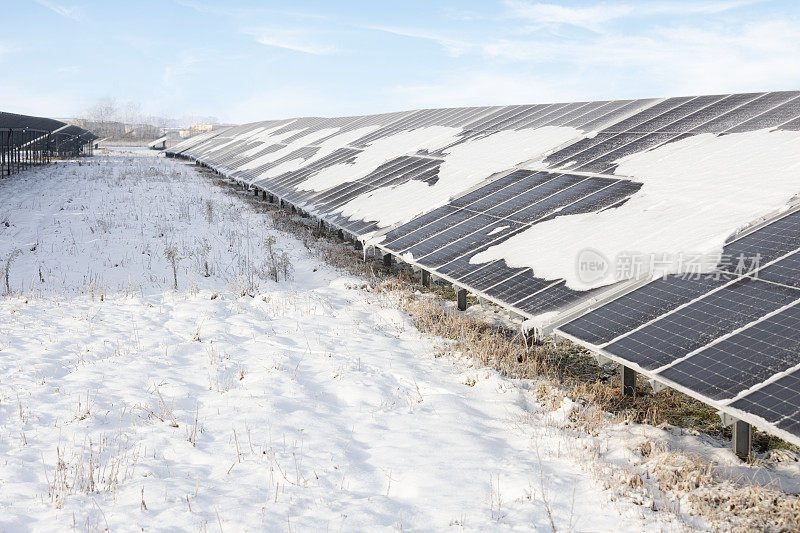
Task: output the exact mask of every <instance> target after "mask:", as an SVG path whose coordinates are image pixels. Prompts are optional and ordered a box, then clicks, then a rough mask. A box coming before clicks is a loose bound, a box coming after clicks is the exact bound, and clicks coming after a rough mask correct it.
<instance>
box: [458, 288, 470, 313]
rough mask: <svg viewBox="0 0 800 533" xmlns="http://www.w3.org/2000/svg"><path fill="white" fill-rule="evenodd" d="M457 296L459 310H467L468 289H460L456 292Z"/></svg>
mask: <svg viewBox="0 0 800 533" xmlns="http://www.w3.org/2000/svg"><path fill="white" fill-rule="evenodd" d="M456 296H457V297H458V310H459V311H466V310H467V289H458V291H457V292H456Z"/></svg>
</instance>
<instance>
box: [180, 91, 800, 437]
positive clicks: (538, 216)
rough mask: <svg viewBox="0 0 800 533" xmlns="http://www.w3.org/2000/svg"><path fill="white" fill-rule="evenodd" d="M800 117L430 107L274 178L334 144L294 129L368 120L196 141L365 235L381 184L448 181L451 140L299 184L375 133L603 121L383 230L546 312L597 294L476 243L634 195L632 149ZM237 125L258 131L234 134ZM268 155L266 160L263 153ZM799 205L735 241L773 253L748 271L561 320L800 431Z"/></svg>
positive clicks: (706, 99)
mask: <svg viewBox="0 0 800 533" xmlns="http://www.w3.org/2000/svg"><path fill="white" fill-rule="evenodd" d="M798 117H800V93H798V92H777V93H758V94H738V95H716V96H701V97H681V98H670V99H666V100H662V101H654V100H648V101H625V102H597V103H585V102H581V103H574V104H552V105H537V106H508V107H503V108H466V109H463V110H423V111H418V112H412V113H405V114H402V113H401V114H397V115H394V116H392V117H391V119H390V120H389V121H388V122H387V123H380V121H378V122H377V123H375V122H373V125H375V124H377V125H379V126H380V127H378V128H377V129H376V130H375V131H373V132H371V133H369V134H367V135H365V136H364V137H362V138H361V139H359V140H356V141H354V142H352V143H349V145H347V146H341V147H339V148H338V149H336V150H334V151H333V152H332V153H329V154H328V155H327V156H325V157H321V158H317V159H316V160H314V161H313V162H310V164H307V165H305V166H304V165H300V167H299V168H298V169H297V170H294V171H291V172H285V173H280V174H277V175H275V176H269V177H265V176H266V174H265V173H267V172H269V171H270V169H274V168H277V167H278V165H281V164H283V163H286V162H288V161H292V160H297V159H302V160H305V161H309V160H310V159H311V158H312V157H315V155H316V154H317V153H318V151H319V148H320V146H319V145H320V142H316V143H311V144H310V145H308V146H302V147H300V148H296V149H293V150H288V149H287V146H288V143H289V142H291V141H292V140H298V139H301V137H302V135H305V134H307V133H308V132H309V131H312V130H315V129H316V130H319V129H321V128H325V127H337V128H341V127H347V125H348V124H351V123H358V122H359V120H360V121H361V122H360V123H361V124H363V123H365V122H364V120H362V119H348V120H345V121H344V122H342V121H341V120H340V121H338V122H337V121H331V119H305V120H306V121H305V122H303V123H302V124H299V123H294V122H287V123H285V124H279V125H272V126H269V127H271V128H273V129H274V128H278V129H277V130H276V131H278V132H280V133H282V134H291V132H292V131H294V130H295V129H299V128H301V127H303V128H306V129H305V130H303V132H298V133H296V134H294V135H292V136H291V137H285V138H284V137H281V140H280V141H278V142H270V141H269V139H268V137H265V138H264V139H261V138H259V136H258V135H257V134H256V135H253V136H251V137H250V138H249V139H248V138H247V134H248V132H252V131H254V130H255V129H258V128H260V129H264V128H265V126H257V125H249V126H245V127H242V128H240V129H239V130H235V129H232V130H231V131H229V132H228V133H227V135H226V136H225V138H224V139H219V140H216V141H215V140H213V139H212V140H209V141H206V143H205V146H203V145H202V144H201V145H200V146H197V145H195V148H194V149H191V150H188V152H189V154H190V155H191V156H192V157H195V158H198V159H204V160H205V161H206V162H207V163H209V164H211V165H212V166H215V168H224V169H225V171H226V173H227V174H228V175H231V176H233V177H235V178H237V179H240V180H242V181H246V182H255V183H257V184H258V186H259V187H261V188H263V189H265V190H268V191H269V192H270V193H273V194H276V195H278V196H280V197H282V198H284V199H286V200H288V201H290V202H292V203H295V204H299V205H303V206H304V207H305V208H306V209H309V210H312V211H314V213H315V214H316V215H317V216H319V217H320V218H322V219H324V220H327V221H328V222H330V223H332V224H334V225H337V226H338V227H341V228H343V229H345V230H347V231H349V232H351V233H353V234H354V235H356V236H361V235H365V234H368V233H371V232H375V231H376V230H381V229H382V228H380V226H379V225H378V224H377V222H376V221H373V220H361V219H357V218H355V217H351V218H346V217H345V216H343V215H342V213H341V209H342V207H343V206H344V205H345V204H346V203H347V202H348V201H350V200H351V199H353V198H355V197H358V196H361V195H363V194H365V193H366V192H369V191H373V190H376V189H380V188H384V187H391V186H393V185H398V184H401V183H405V182H407V181H409V180H421V181H424V182H426V183H429V184H434V183H435V182H436V180H437V179H438V178H437V176H438V169H439V167H440V165H441V163H442V160H443V157H444V156H445V154H446V150H447V149H446V148H445V149H443V150H439V151H438V152H435V153H423V154H398V155H397V157H396V158H392V159H389V160H388V161H386V162H385V163H384V164H383V165H381V166H380V167H379V168H377V169H376V170H374V171H373V172H371V173H370V174H369V175H367V176H365V177H361V178H354V179H353V180H351V181H349V182H347V183H344V184H342V185H339V186H336V187H332V188H329V189H327V190H324V191H318V192H315V191H307V190H301V189H300V188H299V187H298V185H299V184H301V183H303V182H304V181H306V180H307V179H309V178H311V177H313V176H314V175H315V174H316V173H318V172H319V171H321V170H323V169H325V168H327V167H329V166H332V165H337V164H342V163H348V162H352V161H354V160H355V158H356V157H357V156H358V155H359V154H360V153H361V150H362V149H363V148H364V147H365V146H366V145H368V144H369V143H370V142H374V141H375V140H377V139H380V138H382V137H385V136H387V135H391V134H393V133H397V132H399V131H405V130H408V129H413V128H419V127H424V126H429V125H449V126H453V125H456V126H459V127H461V128H462V129H463V132H462V134H461V135H460V139H459V140H458V141H456V143H459V142H464V141H465V140H466V139H469V138H472V137H474V136H476V135H484V136H485V135H491V134H492V133H494V132H496V131H499V130H502V129H515V128H536V127H543V126H554V125H555V126H571V127H578V128H580V129H581V130H583V131H591V130H593V129H599V130H600V131H599V132H598V133H597V134H596V135H592V136H587V137H586V138H583V139H581V140H578V141H577V142H574V143H572V144H570V145H568V146H567V147H565V148H563V149H561V150H557V151H556V152H555V153H553V154H550V155H549V156H547V157H546V158H545V159H544V161H543V162H542V163H540V164H539V165H538V166H539V167H545V170H539V171H536V170H530V169H524V168H522V169H509V171H507V172H505V173H502V174H499V175H496V176H492V177H489V176H487V178H489V179H488V180H487V182H486V183H485V184H484V185H483V186H480V187H477V188H475V189H474V190H472V191H470V192H467V193H466V194H462V195H460V196H458V197H456V198H453V199H452V200H451V201H450V202H449V203H448V204H447V205H444V206H442V207H440V208H437V209H434V210H432V211H430V212H427V213H421V214H420V215H419V216H417V217H416V218H414V219H413V220H411V221H410V222H407V223H405V224H402V225H400V226H399V227H395V228H386V229H383V233H384V234H383V240H382V241H381V242H380V244H379V246H380V247H381V248H383V249H384V250H385V251H388V252H391V253H393V254H395V255H398V256H403V257H404V258H406V259H408V260H410V261H412V262H413V263H414V264H416V265H418V266H420V267H422V268H425V269H427V270H430V271H431V272H433V273H435V274H437V275H439V276H440V277H443V278H444V279H447V280H450V281H453V282H455V283H457V284H459V285H461V286H464V287H466V288H468V289H470V290H472V291H473V292H475V293H477V294H479V295H482V296H485V297H487V298H489V299H491V300H494V301H496V302H498V303H501V304H503V305H505V306H507V307H509V308H511V309H514V310H516V311H517V312H520V313H522V314H525V315H529V316H533V315H537V314H540V313H542V312H545V311H549V310H553V309H565V308H569V307H570V306H571V305H573V304H575V303H578V302H579V301H585V300H586V299H588V298H590V297H592V296H593V295H594V293H592V292H581V291H575V290H572V289H569V288H568V287H567V286H566V284H565V282H564V280H545V279H541V278H537V277H536V276H535V273H534V272H533V270H532V269H530V268H512V267H509V266H508V265H507V264H506V263H505V261H503V260H497V261H492V262H488V263H479V264H472V262H471V260H472V258H473V257H474V256H475V255H476V254H477V253H479V252H481V251H484V250H487V249H488V248H490V247H492V246H494V245H497V244H500V243H502V242H504V241H506V240H507V239H509V238H511V237H512V236H514V235H517V234H519V233H520V232H522V231H525V230H526V229H529V228H530V227H531V226H533V225H535V224H537V223H539V222H542V221H545V220H549V219H552V218H553V217H555V216H568V215H571V214H577V213H586V212H595V211H600V210H603V209H609V208H613V207H616V206H618V205H621V204H622V203H624V202H625V201H626V200H627V199H628V198H630V196H631V195H633V194H635V193H636V192H637V191H638V190H639V188H640V187H641V184H640V183H637V182H636V181H635V177H634V178H633V179H623V177H620V176H614V175H613V174H612V173H613V172H614V170H615V169H616V164H617V161H618V160H619V159H620V158H622V157H624V156H626V155H630V154H633V153H637V152H641V151H644V150H648V149H652V148H654V147H657V146H661V145H663V144H666V143H670V142H675V141H678V140H681V139H684V138H687V137H689V136H692V135H699V134H702V133H712V134H727V133H737V132H746V131H754V130H758V129H763V128H781V129H798V125H799V124H800V118H798ZM298 122H299V121H298ZM601 125H605V127H604V128H603V127H601ZM273 133H274V132H273ZM237 135H239V136H242V137H243V140H242V141H241V142H239V143H236V142H233V143H231V139H235V137H236V136H237ZM330 138H332V137H331V136H328V137H326V139H330ZM450 146H452V144H451V145H450ZM280 150H284V151H285V152H286V153H281V157H276V158H274V159H273V158H270V157H266V158H264V157H263V156H264V154H269V153H275V152H278V151H280ZM423 156H424V157H423ZM431 156H433V157H431ZM259 158H262V159H259ZM254 161H263V163H259V164H255V165H254V164H253V162H254ZM798 216H800V215H790V216H787V217H785V218H784V219H782V220H781V221H779V222H776V223H774V224H771V225H769V226H767V227H764V228H761V229H760V230H758V231H757V232H754V233H752V234H750V235H748V236H745V237H742V238H738V239H736V240H733V241H732V242H730V243H729V244H728V245H727V247H726V254H739V253H745V254H749V255H750V256H752V255H753V254H761V255H760V257H761V260H762V268H759V269H758V270H756V271H754V272H752V273H750V275H749V276H748V277H745V278H741V279H740V278H738V277H737V276H736V274H735V273H734V272H732V271H730V270H728V271H725V272H720V273H718V275H715V276H711V277H703V278H701V279H684V278H679V277H669V278H666V279H663V280H656V281H653V282H651V283H649V284H647V285H646V286H644V287H642V288H640V289H638V290H636V291H633V292H631V293H629V294H627V295H626V296H624V297H622V298H619V299H617V300H614V301H612V302H611V303H610V304H607V305H605V306H603V307H601V308H599V309H597V310H595V311H593V312H591V313H589V314H587V315H584V316H583V317H581V318H579V319H577V320H575V321H573V322H571V323H569V324H567V325H565V326H562V327H561V328H560V330H559V331H560V333H561V334H563V335H567V336H569V337H570V338H572V339H574V340H578V341H579V342H582V343H584V344H587V345H590V346H593V347H595V348H597V349H600V350H603V351H604V352H605V353H606V354H608V355H609V356H611V357H614V358H616V359H617V360H619V361H622V362H625V363H626V364H629V365H630V366H634V367H636V368H638V369H640V370H643V371H645V372H647V373H649V374H651V375H656V374H657V375H658V377H659V378H660V379H662V380H664V381H667V382H669V383H671V384H674V385H675V386H677V387H679V388H682V390H685V391H688V392H690V393H691V394H694V395H695V396H698V397H701V398H704V399H706V400H708V401H709V402H711V403H713V402H717V403H719V402H720V401H723V400H724V401H726V402H728V403H729V404H730V407H731V408H733V409H739V410H741V411H742V412H744V413H746V414H749V415H753V416H756V417H761V418H762V419H764V420H766V421H768V423H769V424H772V425H773V427H777V428H779V429H784V430H786V431H789V432H790V433H792V434H793V435H798V434H800V429H799V427H798V426H797V424H798V419H800V413H799V411H800V408H798V405H797V395H798V394H800V389H798V383H800V376H798V375H797V372H794V371H793V366H794V365H797V364H800V361H796V359H797V358H798V353H800V349H799V347H798V345H797V342H798V339H797V333H796V332H797V331H798V329H800V328H798V327H797V325H798V320H797V318H798V316H797V315H796V313H797V311H796V310H797V309H798V308H800V306H797V305H796V304H797V298H798V296H797V292H798V287H797V285H798V279H799V278H800V276H798V269H797V261H798V256H797V253H798V251H797V246H798V243H797V240H798V239H800V233H799V232H798V231H797V226H796V224H797V217H798ZM754 356H755V359H756V363H753V357H754ZM781 372H786V375H785V376H784V375H781ZM764 380H766V381H764ZM745 393H747V394H745ZM792 394H793V395H794V397H792V396H791V395H792ZM793 424H794V425H793ZM792 428H793V429H792Z"/></svg>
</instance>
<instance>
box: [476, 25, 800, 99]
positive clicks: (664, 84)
mask: <svg viewBox="0 0 800 533" xmlns="http://www.w3.org/2000/svg"><path fill="white" fill-rule="evenodd" d="M481 50H482V52H483V53H484V54H485V55H486V56H488V57H490V58H492V59H493V60H502V61H506V62H510V63H516V62H523V63H526V64H560V65H561V66H562V67H567V68H569V69H572V70H574V71H582V72H584V73H585V75H586V79H585V83H588V84H593V83H594V82H595V81H596V80H594V79H593V77H594V76H597V77H601V74H600V73H601V72H605V74H603V75H604V76H606V77H611V76H612V73H613V77H616V78H619V79H631V76H632V75H633V73H634V72H635V75H636V82H635V85H636V86H638V87H642V86H643V85H644V84H645V83H650V84H651V85H652V86H656V87H659V88H660V89H659V90H660V91H661V93H662V94H672V93H698V92H735V91H747V90H758V89H776V88H791V87H793V86H796V85H797V80H798V79H800V27H798V26H797V25H796V24H794V23H792V22H791V21H783V20H780V21H761V22H749V23H744V24H736V25H727V26H724V27H715V28H713V29H704V28H698V27H695V26H673V27H656V28H648V31H646V32H641V34H638V35H629V34H609V35H606V34H603V35H598V36H597V37H596V38H591V39H581V40H561V41H554V40H500V41H496V42H491V43H487V44H485V45H483V47H482V49H481Z"/></svg>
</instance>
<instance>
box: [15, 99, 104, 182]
mask: <svg viewBox="0 0 800 533" xmlns="http://www.w3.org/2000/svg"><path fill="white" fill-rule="evenodd" d="M95 139H97V136H96V135H94V134H93V133H92V132H90V131H88V130H85V129H83V128H79V127H78V126H73V125H67V124H66V123H64V122H61V121H60V120H54V119H51V118H44V117H33V116H29V115H19V114H16V113H5V112H0V176H2V175H6V174H11V173H12V172H14V171H17V170H20V169H22V168H27V167H28V166H31V165H36V164H43V163H47V162H49V161H50V159H51V157H53V156H56V157H59V156H73V155H77V154H79V153H81V151H82V150H84V149H86V148H87V147H88V148H91V143H92V141H94V140H95Z"/></svg>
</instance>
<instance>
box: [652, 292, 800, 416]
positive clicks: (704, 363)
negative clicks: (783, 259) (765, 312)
mask: <svg viewBox="0 0 800 533" xmlns="http://www.w3.org/2000/svg"><path fill="white" fill-rule="evenodd" d="M795 292H798V294H796V298H797V299H795V300H794V301H795V302H797V301H798V300H799V299H800V292H799V291H795ZM798 325H800V306H798V305H794V306H793V307H789V308H788V309H785V310H783V311H780V312H778V313H777V314H775V315H773V316H770V317H768V318H766V319H764V320H762V321H760V322H758V323H756V324H754V325H752V326H750V327H748V328H746V329H744V330H743V331H741V332H739V333H736V334H734V335H732V336H730V337H728V338H726V339H724V340H722V341H720V342H718V343H716V344H713V345H711V346H709V347H708V348H705V349H703V350H701V351H700V352H698V353H696V354H694V355H692V356H690V357H688V358H687V359H685V360H683V361H681V362H679V363H677V364H675V365H674V366H672V367H669V368H667V369H665V370H663V371H662V372H660V373H659V374H660V375H661V376H664V377H665V378H667V379H669V380H671V381H673V382H675V383H677V384H679V385H682V386H684V387H687V388H689V389H691V390H693V391H696V392H698V393H700V394H702V395H703V396H707V397H708V398H712V399H714V400H725V399H730V398H733V397H735V396H736V395H738V394H739V393H741V392H742V391H745V390H747V389H749V388H750V387H753V386H755V385H758V384H759V383H761V382H762V381H765V380H766V379H769V378H770V377H772V376H774V375H775V374H777V373H779V372H785V371H786V370H788V369H790V368H793V367H795V366H797V365H798V364H800V328H799V327H798ZM796 392H797V391H796ZM795 409H797V406H795Z"/></svg>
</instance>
